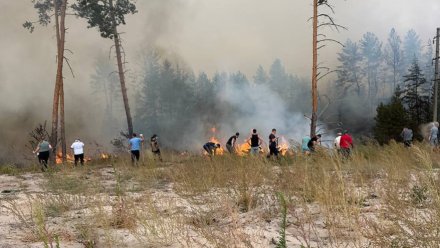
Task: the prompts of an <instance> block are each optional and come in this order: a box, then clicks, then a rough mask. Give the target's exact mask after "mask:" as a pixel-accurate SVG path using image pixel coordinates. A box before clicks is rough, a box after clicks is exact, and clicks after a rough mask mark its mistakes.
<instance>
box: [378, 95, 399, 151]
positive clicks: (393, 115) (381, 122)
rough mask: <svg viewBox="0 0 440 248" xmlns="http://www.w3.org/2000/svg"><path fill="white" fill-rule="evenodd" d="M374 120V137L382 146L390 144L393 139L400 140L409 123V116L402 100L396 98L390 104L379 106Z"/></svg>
mask: <svg viewBox="0 0 440 248" xmlns="http://www.w3.org/2000/svg"><path fill="white" fill-rule="evenodd" d="M376 111H377V115H376V117H375V118H374V119H375V121H376V125H375V127H374V137H375V138H376V140H377V141H378V142H379V143H380V144H384V143H388V141H390V140H391V139H394V140H398V139H399V135H400V133H401V132H402V129H403V128H404V127H405V125H406V123H407V118H406V116H407V114H406V111H405V109H404V107H403V104H402V102H401V100H400V99H399V98H398V97H397V96H394V97H393V99H392V100H391V102H390V103H388V104H383V103H381V104H379V106H378V107H377V109H376Z"/></svg>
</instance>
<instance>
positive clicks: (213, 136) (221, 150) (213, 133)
mask: <svg viewBox="0 0 440 248" xmlns="http://www.w3.org/2000/svg"><path fill="white" fill-rule="evenodd" d="M211 132H212V136H211V138H210V139H209V142H212V143H216V144H221V143H220V141H219V140H218V139H217V138H216V132H217V129H216V128H215V127H212V128H211ZM205 154H207V153H206V152H205ZM223 154H225V150H224V149H223V147H222V146H220V148H217V149H216V150H215V155H223Z"/></svg>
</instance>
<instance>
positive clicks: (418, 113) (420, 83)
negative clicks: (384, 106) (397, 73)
mask: <svg viewBox="0 0 440 248" xmlns="http://www.w3.org/2000/svg"><path fill="white" fill-rule="evenodd" d="M408 72H409V74H407V75H405V76H404V79H405V80H404V84H403V87H402V90H400V92H399V94H400V98H401V99H402V102H403V104H404V106H405V108H406V109H407V112H408V116H409V118H410V124H411V127H412V128H413V129H417V128H418V127H419V125H421V124H423V123H426V122H429V121H430V118H431V111H430V109H431V106H430V98H431V87H430V84H428V83H427V81H426V79H425V76H424V75H423V73H422V70H421V69H420V66H419V64H418V61H417V60H416V59H414V61H413V64H412V66H411V67H410V68H409V69H408Z"/></svg>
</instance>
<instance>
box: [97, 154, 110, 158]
mask: <svg viewBox="0 0 440 248" xmlns="http://www.w3.org/2000/svg"><path fill="white" fill-rule="evenodd" d="M99 157H100V158H101V159H109V158H110V154H107V153H101V154H100V155H99Z"/></svg>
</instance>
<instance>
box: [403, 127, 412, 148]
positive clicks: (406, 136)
mask: <svg viewBox="0 0 440 248" xmlns="http://www.w3.org/2000/svg"><path fill="white" fill-rule="evenodd" d="M400 136H401V137H402V138H403V144H404V145H405V147H411V144H412V140H413V131H412V130H411V129H410V128H407V127H405V128H403V131H402V133H400Z"/></svg>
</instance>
